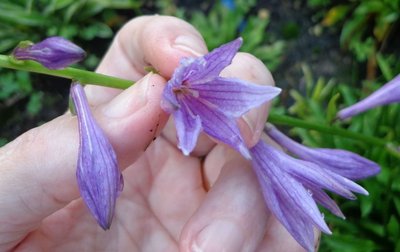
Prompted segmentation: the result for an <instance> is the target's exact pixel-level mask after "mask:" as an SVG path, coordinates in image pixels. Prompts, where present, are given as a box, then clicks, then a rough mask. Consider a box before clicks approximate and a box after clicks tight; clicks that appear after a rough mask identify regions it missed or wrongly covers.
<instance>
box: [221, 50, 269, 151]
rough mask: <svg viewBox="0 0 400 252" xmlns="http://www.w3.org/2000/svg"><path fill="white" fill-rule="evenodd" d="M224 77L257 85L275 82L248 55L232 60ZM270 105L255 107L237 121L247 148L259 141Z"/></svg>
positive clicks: (237, 56)
mask: <svg viewBox="0 0 400 252" xmlns="http://www.w3.org/2000/svg"><path fill="white" fill-rule="evenodd" d="M221 75H222V76H224V77H234V78H239V79H243V80H246V81H249V82H252V83H255V84H259V85H267V86H274V85H275V82H274V80H273V78H272V75H271V73H270V72H269V70H268V69H267V68H266V67H265V65H264V64H263V63H262V62H261V61H260V60H259V59H257V58H256V57H254V56H253V55H251V54H249V53H240V52H239V53H238V54H236V56H235V57H234V58H233V61H232V64H231V65H229V66H228V67H227V68H225V69H224V70H223V71H222V73H221ZM269 105H270V103H269V102H267V103H265V104H263V105H261V106H259V107H256V108H254V109H252V110H250V111H249V112H247V113H246V114H245V115H243V116H242V117H241V118H240V119H239V120H238V125H239V128H240V132H241V134H242V136H243V138H244V140H245V142H246V144H247V146H248V147H253V146H254V145H255V144H256V143H257V142H258V140H259V139H260V136H261V133H262V132H263V129H264V124H265V122H266V121H267V117H268V111H269Z"/></svg>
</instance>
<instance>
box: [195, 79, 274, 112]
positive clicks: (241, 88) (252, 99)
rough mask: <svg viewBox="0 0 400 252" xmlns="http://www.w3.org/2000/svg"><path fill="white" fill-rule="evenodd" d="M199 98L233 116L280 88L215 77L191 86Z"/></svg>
mask: <svg viewBox="0 0 400 252" xmlns="http://www.w3.org/2000/svg"><path fill="white" fill-rule="evenodd" d="M193 89H195V90H196V91H197V92H199V97H200V98H201V99H204V100H207V101H208V102H210V103H212V104H214V105H216V106H217V107H218V108H219V109H220V110H222V111H224V112H225V113H226V114H228V115H231V116H233V117H239V116H241V115H243V114H244V113H246V112H247V111H249V110H250V109H252V108H255V107H258V106H260V105H261V104H263V103H265V102H267V101H269V100H271V99H272V98H274V97H275V96H277V95H278V94H279V93H280V92H281V89H280V88H276V87H272V86H261V85H256V84H252V83H249V82H246V81H243V80H240V79H233V78H221V77H218V78H215V79H214V80H212V81H210V82H209V83H207V84H198V85H195V86H193Z"/></svg>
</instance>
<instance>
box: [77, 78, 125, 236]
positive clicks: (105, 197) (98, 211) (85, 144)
mask: <svg viewBox="0 0 400 252" xmlns="http://www.w3.org/2000/svg"><path fill="white" fill-rule="evenodd" d="M71 96H72V100H73V102H74V106H75V111H76V114H77V117H78V124H79V139H80V145H79V158H78V167H77V171H76V177H77V180H78V186H79V190H80V193H81V196H82V198H83V200H84V201H85V203H86V205H87V206H88V208H89V210H90V211H91V213H92V215H93V216H94V217H95V219H96V220H97V222H98V223H99V225H100V226H101V227H102V228H103V229H109V228H110V225H111V221H112V218H113V216H114V209H115V202H116V199H117V196H118V195H119V193H120V192H121V191H122V188H123V179H122V174H121V172H120V170H119V168H118V163H117V157H116V154H115V151H114V149H113V147H112V145H111V144H110V142H109V141H108V139H107V137H106V136H105V134H104V132H103V131H102V129H101V128H100V127H99V125H98V124H97V123H96V121H95V119H94V118H93V116H92V114H91V112H90V108H89V105H88V102H87V99H86V96H85V91H84V90H83V87H82V86H81V85H80V84H79V83H78V84H76V83H73V84H72V86H71Z"/></svg>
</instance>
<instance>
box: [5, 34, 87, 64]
mask: <svg viewBox="0 0 400 252" xmlns="http://www.w3.org/2000/svg"><path fill="white" fill-rule="evenodd" d="M13 56H14V58H15V59H17V60H34V61H37V62H39V63H40V64H42V65H43V66H45V67H47V68H49V69H62V68H65V67H67V66H69V65H71V64H74V63H76V62H79V61H81V60H83V59H84V58H85V56H86V53H85V51H84V50H82V48H80V47H79V46H77V45H75V44H74V43H72V42H70V41H68V40H66V39H64V38H62V37H50V38H47V39H45V40H43V41H41V42H39V43H37V44H33V45H20V46H17V47H16V48H15V49H14V51H13Z"/></svg>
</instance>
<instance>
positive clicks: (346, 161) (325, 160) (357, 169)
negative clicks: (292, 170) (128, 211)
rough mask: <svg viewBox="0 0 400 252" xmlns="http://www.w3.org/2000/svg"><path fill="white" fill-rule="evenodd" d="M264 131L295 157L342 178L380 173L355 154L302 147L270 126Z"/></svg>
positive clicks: (370, 163) (353, 178)
mask: <svg viewBox="0 0 400 252" xmlns="http://www.w3.org/2000/svg"><path fill="white" fill-rule="evenodd" d="M265 131H266V133H267V134H268V135H269V136H270V137H271V138H272V139H273V140H274V141H276V142H277V143H278V144H279V145H281V146H282V147H284V148H285V149H286V150H288V151H289V152H291V153H292V154H295V155H296V156H297V157H299V158H301V159H303V160H307V161H310V162H313V163H316V164H318V165H319V166H320V167H323V168H325V169H329V170H331V171H332V172H333V173H336V174H339V175H341V176H343V177H346V178H349V179H352V180H358V179H363V178H366V177H369V176H373V175H376V174H377V173H379V171H380V167H379V165H378V164H376V163H374V162H372V161H371V160H368V159H366V158H364V157H362V156H360V155H358V154H356V153H353V152H350V151H346V150H338V149H327V148H310V147H307V146H304V145H302V144H299V143H297V142H295V141H293V140H292V139H290V138H289V137H287V136H286V135H285V134H283V133H282V132H280V131H279V130H278V129H277V128H275V127H274V126H273V125H271V124H268V125H267V126H266V129H265Z"/></svg>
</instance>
